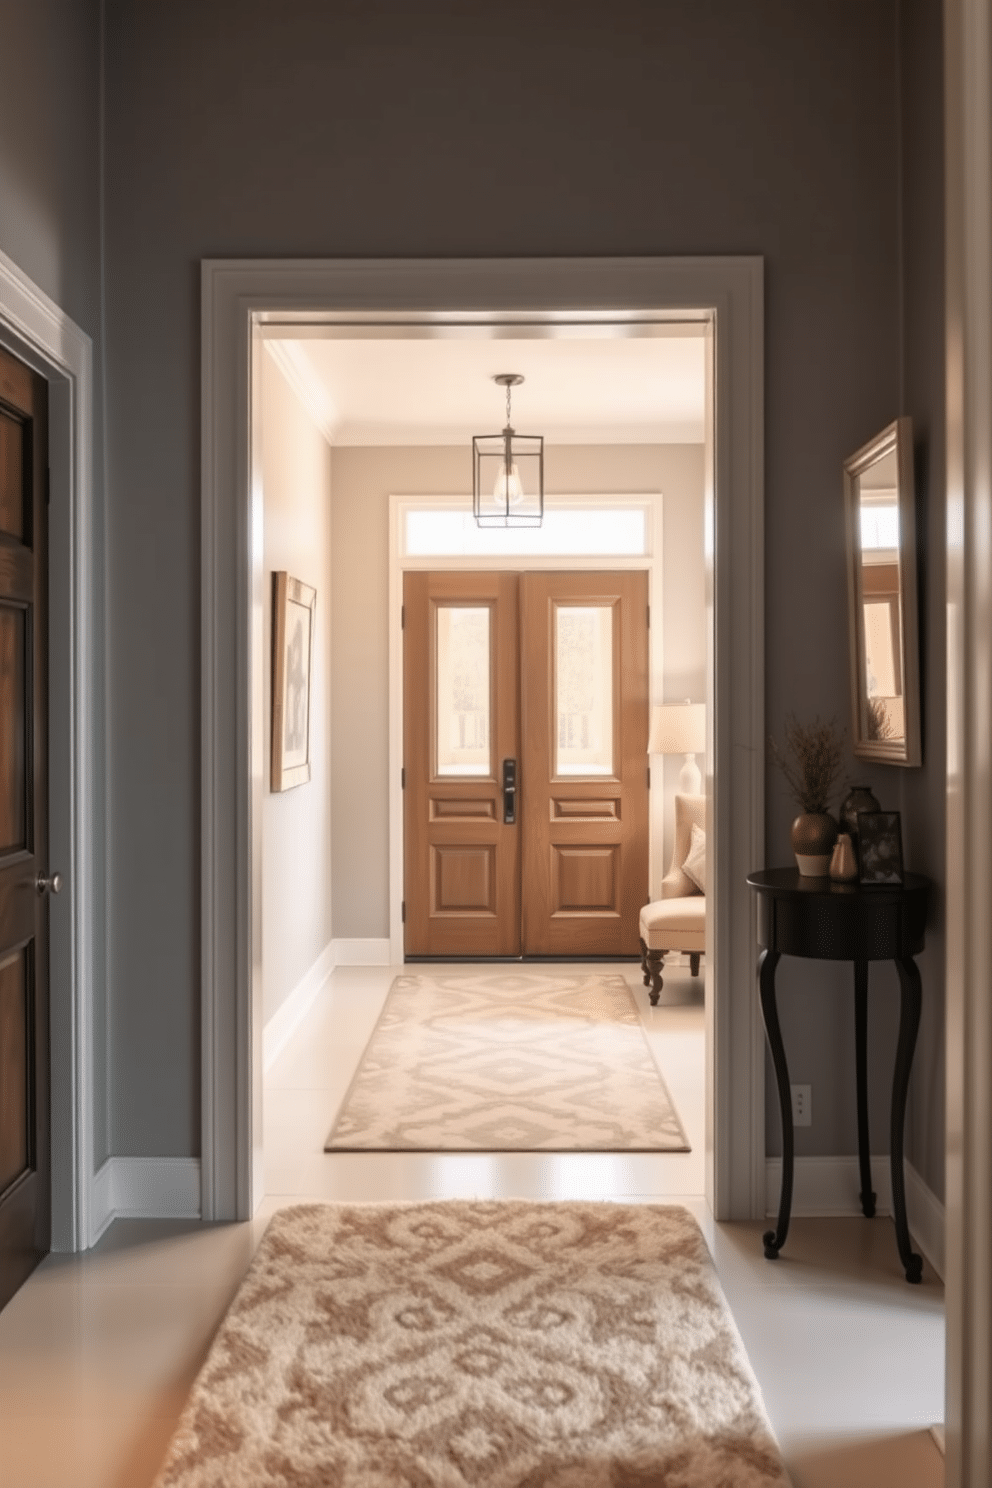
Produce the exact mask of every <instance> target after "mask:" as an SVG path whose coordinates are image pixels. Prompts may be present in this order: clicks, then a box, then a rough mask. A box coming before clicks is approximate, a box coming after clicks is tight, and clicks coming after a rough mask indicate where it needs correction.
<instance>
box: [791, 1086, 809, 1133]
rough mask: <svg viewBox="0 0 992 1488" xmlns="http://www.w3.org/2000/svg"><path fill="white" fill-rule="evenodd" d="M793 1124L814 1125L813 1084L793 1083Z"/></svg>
mask: <svg viewBox="0 0 992 1488" xmlns="http://www.w3.org/2000/svg"><path fill="white" fill-rule="evenodd" d="M790 1089H791V1091H792V1124H793V1126H812V1125H813V1087H812V1085H792V1086H790Z"/></svg>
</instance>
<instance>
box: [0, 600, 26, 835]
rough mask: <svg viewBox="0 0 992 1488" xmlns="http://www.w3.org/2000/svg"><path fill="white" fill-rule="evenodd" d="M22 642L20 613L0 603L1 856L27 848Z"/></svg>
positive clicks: (24, 658)
mask: <svg viewBox="0 0 992 1488" xmlns="http://www.w3.org/2000/svg"><path fill="white" fill-rule="evenodd" d="M25 642H26V625H25V614H24V611H23V609H21V608H20V606H18V605H9V604H3V603H2V602H0V855H2V854H4V853H9V852H16V851H18V850H19V849H24V848H26V847H27V834H28V821H27V789H26V770H25V763H26V759H27V742H28V739H27V736H28V711H27V709H28V699H27V674H26V665H25V663H26V660H27V658H26V655H25Z"/></svg>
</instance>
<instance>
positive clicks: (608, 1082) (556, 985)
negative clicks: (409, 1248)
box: [324, 970, 689, 1152]
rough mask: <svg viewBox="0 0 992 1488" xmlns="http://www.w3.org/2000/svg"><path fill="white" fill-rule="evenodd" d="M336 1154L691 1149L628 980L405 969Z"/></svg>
mask: <svg viewBox="0 0 992 1488" xmlns="http://www.w3.org/2000/svg"><path fill="white" fill-rule="evenodd" d="M324 1150H325V1151H327V1152H354V1151H363V1152H367V1151H378V1152H406V1151H410V1150H414V1151H417V1150H419V1151H428V1152H476V1151H479V1152H688V1151H689V1144H688V1142H687V1141H686V1137H685V1132H684V1131H683V1129H682V1123H681V1122H680V1121H679V1118H678V1116H677V1115H676V1112H675V1108H674V1106H673V1105H672V1101H671V1097H670V1096H669V1094H668V1091H667V1089H666V1088H665V1083H664V1081H663V1079H662V1077H661V1075H660V1073H659V1071H658V1067H657V1065H656V1064H655V1062H654V1060H653V1059H652V1057H651V1052H650V1050H649V1048H648V1044H647V1040H646V1038H645V1037H644V1031H643V1029H642V1027H641V1020H640V1017H639V1016H638V1012H637V1007H636V1005H635V1003H634V999H633V996H632V994H631V991H630V988H629V987H628V986H627V983H626V982H625V981H624V979H623V977H622V976H616V975H611V976H589V975H587V974H585V973H582V974H580V975H575V976H569V975H567V974H564V975H563V974H562V973H561V972H560V971H558V970H556V971H555V972H554V973H550V972H544V971H535V970H527V971H522V970H513V971H505V970H500V971H498V972H478V971H472V972H471V973H470V974H468V975H466V974H465V973H464V972H460V973H453V974H452V975H450V976H449V975H444V974H442V975H437V974H433V975H430V976H426V975H425V976H415V975H409V976H400V977H397V978H396V980H395V981H394V982H393V985H392V987H391V988H390V990H389V995H388V997H387V999H386V1005H385V1007H384V1008H383V1010H382V1014H381V1016H380V1018H379V1021H378V1023H377V1025H376V1028H375V1031H374V1033H373V1034H372V1038H371V1040H370V1041H369V1045H368V1048H367V1049H366V1050H365V1053H364V1055H363V1057H362V1061H361V1064H360V1065H359V1067H358V1071H357V1073H356V1075H355V1078H354V1079H353V1080H352V1082H351V1087H350V1089H349V1091H348V1094H347V1096H346V1097H345V1100H344V1104H343V1106H342V1108H341V1110H340V1112H339V1113H338V1117H337V1120H336V1121H335V1123H334V1128H333V1130H332V1132H331V1135H330V1136H329V1137H328V1139H327V1142H326V1144H325V1149H324Z"/></svg>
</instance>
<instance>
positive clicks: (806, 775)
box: [768, 713, 844, 812]
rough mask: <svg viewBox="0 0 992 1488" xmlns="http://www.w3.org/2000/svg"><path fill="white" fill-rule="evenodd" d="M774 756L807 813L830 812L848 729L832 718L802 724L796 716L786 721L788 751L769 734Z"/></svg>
mask: <svg viewBox="0 0 992 1488" xmlns="http://www.w3.org/2000/svg"><path fill="white" fill-rule="evenodd" d="M768 748H769V750H770V752H771V757H772V759H773V760H774V761H775V763H776V764H777V765H778V767H779V769H780V770H781V771H782V774H783V775H784V776H785V779H786V784H787V785H788V787H789V790H790V791H791V793H792V795H793V796H794V797H795V800H796V802H797V804H798V805H799V806H800V808H801V809H802V810H803V811H807V812H826V811H828V810H829V806H830V801H831V798H832V797H833V796H834V795H835V794H836V792H837V790H838V788H839V785H840V780H841V773H842V771H843V768H844V730H843V729H838V727H837V724H836V720H835V719H833V718H831V719H830V720H829V721H828V722H827V723H822V722H821V721H820V719H819V717H817V718H814V719H813V722H812V723H800V722H799V720H798V719H797V718H796V716H795V714H794V713H789V714H788V715H787V716H786V720H785V748H784V749H783V748H782V747H781V746H780V745H779V744H778V743H777V742H776V740H775V739H773V738H772V737H771V735H769V737H768Z"/></svg>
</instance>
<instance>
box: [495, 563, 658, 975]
mask: <svg viewBox="0 0 992 1488" xmlns="http://www.w3.org/2000/svg"><path fill="white" fill-rule="evenodd" d="M520 585H521V598H520V628H521V636H522V637H523V651H522V672H521V699H522V701H521V737H522V741H523V745H522V747H523V757H522V760H521V787H522V812H523V816H524V820H525V823H526V832H525V834H524V838H523V879H522V882H523V895H522V940H523V948H524V952H525V954H531V955H556V954H557V955H583V954H585V955H636V954H637V952H638V949H639V934H638V916H639V913H640V909H641V906H642V905H643V904H644V903H645V902H646V901H647V890H648V790H647V739H648V636H647V574H646V573H644V572H640V571H639V572H629V573H581V574H575V573H528V574H523V575H521V580H520ZM570 609H571V610H577V611H580V612H582V613H583V614H586V615H589V614H590V613H592V614H595V612H596V611H599V612H601V613H602V612H604V611H606V610H609V612H610V615H611V619H610V621H609V624H606V623H603V624H600V622H599V621H598V620H592V619H591V620H590V626H591V631H590V634H591V635H596V636H598V637H599V638H600V641H599V644H600V646H601V649H602V647H603V646H606V644H607V643H606V642H605V641H603V640H602V637H603V636H606V635H608V636H609V637H610V642H609V651H608V656H607V657H606V661H605V663H604V668H603V677H604V678H605V681H604V682H603V687H604V688H606V690H607V692H608V697H609V704H610V706H609V713H608V716H607V710H606V709H605V707H604V706H603V704H604V699H603V698H600V699H599V700H598V701H597V700H596V698H595V697H594V693H595V689H594V688H585V689H583V687H582V686H581V685H579V683H578V682H577V681H576V677H575V676H574V675H570V676H569V677H567V678H563V680H562V681H561V683H560V686H561V688H562V697H563V699H564V698H565V697H566V695H567V696H569V697H571V698H572V702H571V703H569V704H568V706H570V707H572V708H576V707H583V706H584V707H587V709H588V715H589V716H588V722H583V723H582V726H581V727H578V726H574V727H573V722H572V721H571V720H569V721H568V724H567V727H566V722H565V720H564V717H563V711H562V710H563V709H564V708H565V707H566V703H565V702H564V701H562V705H561V708H559V707H558V704H557V701H556V694H557V690H558V687H559V681H558V679H557V676H556V667H557V665H558V660H557V658H558V655H559V650H560V648H559V644H558V641H557V638H556V630H555V627H556V625H558V624H559V620H558V613H559V611H568V610H570ZM566 662H567V653H565V661H563V662H562V665H563V666H564V665H566ZM583 690H585V692H587V693H588V694H589V696H588V699H587V702H586V703H582V702H581V700H580V701H578V702H576V701H575V699H576V698H580V695H581V694H582V693H583ZM597 731H598V734H597ZM597 737H598V742H599V747H600V752H599V755H598V756H597V755H596V751H595V749H594V748H593V745H594V744H595V742H596V738H597ZM586 741H588V746H589V747H588V748H587V749H586V751H585V752H586V755H587V757H588V763H587V764H581V763H579V764H577V763H576V762H575V758H576V752H575V751H574V749H572V746H573V745H575V744H576V743H577V742H578V743H579V744H580V745H581V744H583V743H585V742H586ZM566 745H567V746H568V747H569V750H570V751H571V752H570V753H565V752H564V748H565V746H566ZM559 754H561V764H559ZM579 769H585V770H586V774H585V775H584V776H583V775H580V774H577V773H572V772H575V771H577V770H579Z"/></svg>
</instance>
